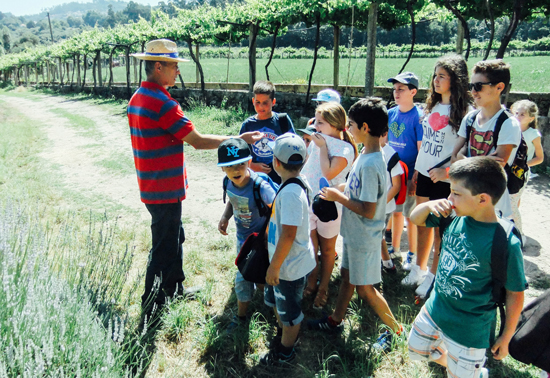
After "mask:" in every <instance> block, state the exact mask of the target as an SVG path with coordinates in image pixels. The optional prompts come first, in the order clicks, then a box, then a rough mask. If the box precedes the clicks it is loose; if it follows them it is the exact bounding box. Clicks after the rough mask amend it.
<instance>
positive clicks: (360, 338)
mask: <svg viewBox="0 0 550 378" xmlns="http://www.w3.org/2000/svg"><path fill="white" fill-rule="evenodd" d="M0 95H3V96H10V97H11V96H14V97H16V96H20V97H28V98H33V99H36V100H37V101H39V99H37V98H36V97H34V94H33V93H17V94H15V93H14V92H13V91H9V92H8V91H0ZM68 98H71V99H77V100H79V101H83V102H86V103H90V104H96V105H100V106H101V107H102V108H103V109H105V110H107V111H108V112H110V113H111V114H120V115H121V117H122V116H123V115H124V111H123V109H124V102H119V101H113V100H102V99H97V98H93V97H86V96H70V97H68ZM2 101H3V100H0V117H2V119H3V120H4V122H3V124H2V128H3V129H2V130H3V136H4V135H5V137H3V138H1V139H0V198H9V199H10V200H9V201H10V203H23V204H25V205H24V206H22V207H21V208H22V209H23V210H25V211H26V212H25V213H24V214H29V213H30V214H32V215H34V217H32V216H28V215H25V216H24V217H23V216H20V215H19V213H17V212H16V211H11V210H10V211H11V212H8V211H6V210H1V211H3V212H2V214H0V215H1V216H0V224H2V225H3V224H7V225H12V224H15V225H22V226H21V227H20V229H22V230H23V229H25V227H26V226H25V227H23V225H24V223H22V222H19V223H17V222H16V220H17V219H31V220H32V222H28V224H30V225H33V227H28V232H26V233H24V234H22V235H33V237H34V235H40V234H41V233H43V234H44V235H50V236H49V237H46V238H43V239H41V238H39V237H38V236H37V237H36V243H34V244H26V245H28V246H29V248H27V249H22V250H21V251H22V252H21V253H23V252H24V251H31V252H33V253H35V252H34V251H35V250H40V249H41V248H42V249H43V248H44V247H45V246H47V247H48V248H47V249H46V250H45V252H44V255H42V256H44V257H43V258H41V259H36V258H35V259H34V260H33V259H32V258H31V257H33V256H34V255H32V254H28V255H27V257H26V259H27V260H24V259H23V258H21V257H18V258H17V259H15V258H14V259H13V261H29V262H34V265H32V264H31V265H28V264H27V265H24V266H30V267H31V268H32V269H23V270H21V271H24V272H26V274H31V275H32V274H34V272H36V273H40V274H41V275H42V276H44V277H45V278H44V279H46V280H47V281H44V282H45V283H42V282H41V283H39V285H38V286H40V290H42V291H40V293H39V294H40V297H39V298H38V300H35V301H32V302H31V303H32V304H33V306H34V307H33V306H30V305H29V306H30V307H25V306H24V305H23V304H21V305H20V306H19V307H17V308H15V309H13V308H10V307H9V303H12V302H13V301H8V302H6V303H7V304H6V305H2V304H0V321H1V319H2V316H4V317H5V319H8V318H17V317H18V316H19V315H20V314H21V313H22V311H24V309H25V308H36V311H37V312H39V313H40V314H52V311H53V309H52V308H51V307H49V308H44V307H47V305H48V303H50V302H52V301H49V300H48V299H49V298H52V299H53V302H52V303H54V304H56V303H59V306H61V305H63V306H65V307H63V309H62V310H60V309H59V308H60V307H55V309H56V311H57V313H56V314H66V315H63V317H62V318H61V317H58V318H56V319H55V320H56V324H59V323H61V324H63V322H59V321H58V320H59V319H68V320H67V324H70V325H73V329H75V330H81V331H79V333H76V332H75V333H72V334H68V336H67V337H69V338H70V340H72V341H73V342H75V343H76V342H78V343H81V345H83V346H88V343H90V344H93V345H89V348H88V349H90V350H89V351H88V349H82V348H81V349H78V350H87V351H88V352H87V353H88V354H89V355H90V356H92V357H93V358H92V357H90V358H89V361H90V363H88V364H87V366H86V368H90V369H91V368H95V367H97V366H105V365H106V364H105V363H103V362H102V361H103V360H102V359H101V358H107V356H109V353H108V352H107V350H108V348H111V350H112V351H113V352H112V355H113V356H114V357H113V359H112V360H114V361H115V362H116V364H115V365H109V366H112V369H113V371H114V373H113V374H112V376H122V375H123V374H125V371H131V370H132V369H134V371H135V369H136V368H138V367H139V365H138V363H137V361H141V362H142V363H143V365H142V366H148V369H147V377H179V376H182V375H183V376H186V377H205V376H208V377H256V376H271V377H287V376H292V377H299V378H301V377H304V378H305V377H350V378H354V377H366V376H376V377H388V378H389V377H392V378H395V377H398V376H400V375H401V376H403V377H417V378H428V377H444V376H445V373H444V371H443V370H442V369H441V368H440V367H438V366H436V365H432V364H420V363H413V362H411V361H410V360H409V357H408V352H407V347H406V341H405V340H403V339H400V340H398V342H397V343H396V345H395V347H394V350H393V351H392V352H391V353H389V354H387V355H380V354H377V353H375V352H374V351H373V350H372V349H371V348H370V346H371V345H372V343H373V342H374V340H376V337H377V336H378V333H379V332H380V331H381V330H382V329H383V327H382V326H381V324H380V323H379V321H378V318H377V317H376V316H375V314H374V313H373V312H372V311H371V310H370V309H369V307H368V306H367V305H366V304H364V303H361V301H360V300H359V299H358V298H357V296H355V297H354V298H353V300H352V303H351V306H350V309H349V312H348V316H347V318H346V323H345V330H344V333H343V334H342V335H339V336H331V335H324V334H320V333H317V332H312V331H308V330H305V329H303V330H302V331H301V333H300V339H301V342H300V345H299V350H298V358H297V363H296V365H295V367H293V368H292V369H284V368H270V369H265V368H262V367H259V366H258V361H259V358H260V356H261V355H262V354H263V353H265V352H267V350H268V348H267V344H268V343H269V342H270V341H271V340H272V339H273V336H274V335H275V327H274V324H275V320H274V316H273V313H272V312H271V310H270V309H268V308H267V307H266V306H264V305H263V298H262V295H260V294H259V293H257V294H256V296H255V297H254V300H253V302H252V303H251V310H253V311H250V314H251V318H250V320H249V322H248V323H247V325H246V326H245V327H242V328H240V329H237V331H236V332H234V333H233V334H227V333H226V332H225V328H226V327H227V325H228V324H229V322H230V321H231V318H232V317H233V315H234V314H235V313H236V307H237V302H236V297H235V294H234V291H233V280H234V275H235V266H234V258H235V251H234V248H235V247H234V240H233V239H232V238H228V237H224V236H222V235H220V234H219V233H218V232H217V230H216V229H215V228H214V227H212V226H211V225H210V224H208V223H207V222H204V221H199V222H196V221H194V220H196V219H197V218H195V217H194V215H193V214H185V212H184V217H185V218H184V223H185V224H189V227H190V229H192V228H193V227H194V228H195V229H194V231H193V233H192V234H191V235H192V237H189V238H188V240H187V241H186V243H185V256H184V266H185V272H186V273H187V275H188V280H187V281H186V284H187V285H196V284H201V285H203V286H204V290H203V291H202V292H201V293H200V294H199V296H198V299H197V300H195V301H186V300H179V301H176V302H173V303H172V304H171V305H170V306H169V307H168V309H167V311H166V313H165V315H164V318H163V326H162V328H161V329H160V331H159V332H158V334H157V335H156V339H155V343H154V345H153V344H151V343H150V341H147V340H144V339H143V338H140V336H139V334H137V335H136V323H137V319H138V314H139V300H140V299H139V295H140V294H141V285H142V282H143V277H142V275H141V272H142V271H143V269H144V267H145V264H146V257H147V253H148V249H149V247H150V235H149V224H148V222H146V221H138V220H136V221H128V219H132V218H133V217H135V215H136V213H135V212H134V211H132V210H131V209H128V208H125V207H123V206H117V205H116V204H111V205H109V204H108V203H107V201H109V199H108V198H104V197H102V196H95V195H93V194H88V193H78V192H75V190H74V189H71V188H68V187H65V186H64V185H63V184H62V183H60V182H59V180H58V179H59V177H58V172H57V171H56V167H55V166H49V165H48V164H47V163H46V162H44V161H42V160H41V158H40V157H39V154H40V152H41V151H43V150H45V149H47V147H48V146H47V143H48V142H47V141H45V140H44V139H43V138H42V137H41V136H42V135H43V130H41V127H42V126H41V125H35V124H32V123H31V122H29V120H28V119H26V118H25V116H24V115H23V114H18V113H17V112H14V111H11V110H10V109H9V101H3V102H2ZM186 114H187V115H188V117H189V118H190V119H192V120H193V121H194V122H195V123H196V124H198V125H204V126H202V127H203V128H201V130H200V131H201V132H204V133H216V134H224V135H231V134H235V133H237V131H238V128H239V126H240V122H241V121H242V120H243V119H244V118H246V116H247V115H246V114H244V113H242V112H241V111H239V110H236V109H217V108H214V107H205V106H197V105H196V104H195V105H194V107H192V108H191V109H189V110H188V111H186ZM59 115H60V116H62V117H64V118H65V119H67V120H68V122H71V127H73V128H74V129H75V130H78V131H82V132H84V133H88V132H92V133H93V132H94V131H93V130H88V124H87V123H86V122H84V121H82V120H81V119H80V118H78V117H77V118H72V119H69V118H68V117H65V115H64V114H59ZM228 125H229V126H228ZM92 129H93V126H92ZM4 131H5V133H4ZM191 151H193V149H192V148H189V149H187V155H188V156H187V157H188V158H189V159H191V160H193V161H195V162H198V161H202V160H204V159H211V160H214V159H215V152H214V151H209V152H207V153H206V154H205V155H201V154H198V153H197V154H195V153H191ZM111 164H112V165H111ZM126 165H127V164H126V163H124V164H123V167H120V166H118V165H117V164H116V159H115V158H114V156H109V157H107V158H106V159H105V160H104V163H102V166H103V167H105V168H106V169H108V170H109V171H110V172H112V173H114V174H115V175H116V174H118V173H120V172H121V170H126V169H130V168H128V167H127V166H126ZM207 166H210V167H213V165H212V164H210V163H205V167H207ZM220 190H221V189H220ZM6 203H7V202H6V201H3V202H2V204H1V205H2V206H0V209H2V208H6V205H5V204H6ZM13 208H14V209H17V207H13ZM106 208H107V212H106V210H105V209H106ZM5 214H11V215H9V216H8V215H5ZM21 214H23V212H21ZM119 217H122V218H119ZM117 219H119V220H120V221H116V220H117ZM2 222H3V223H2ZM14 222H15V223H14ZM2 227H3V228H1V230H5V229H6V226H2ZM33 230H38V232H32V231H33ZM40 230H44V231H40ZM186 230H187V229H186ZM17 232H19V233H17V234H16V233H15V231H13V232H12V234H16V235H20V234H21V233H20V231H17ZM48 232H49V233H48ZM3 235H8V233H6V232H3V231H2V232H0V240H2V236H3ZM15 240H26V239H25V238H22V237H19V239H17V238H15ZM34 240H35V239H33V241H34ZM41 241H42V242H41ZM4 245H5V244H2V243H1V241H0V250H2V251H4V252H2V256H0V259H2V258H5V257H4V256H7V255H6V252H5V251H6V248H5V247H3V246H4ZM37 261H48V262H50V263H49V264H48V265H47V266H48V270H41V268H40V266H42V265H43V264H40V266H39V267H37V265H36V262H37ZM1 266H2V267H3V269H4V267H5V266H8V264H2V265H1ZM39 268H40V269H39ZM14 269H15V268H14ZM4 272H5V269H4V270H3V271H2V273H0V275H2V278H3V279H4V277H5V275H4ZM404 274H405V272H403V271H401V270H399V271H398V273H397V274H396V275H395V276H384V282H383V283H382V284H381V290H382V291H383V293H384V296H385V297H386V298H387V300H388V302H389V305H390V307H391V309H392V311H393V313H394V314H395V315H396V317H397V319H398V320H399V321H400V322H402V323H403V324H404V325H405V328H407V329H409V328H410V324H411V323H412V321H413V319H414V317H415V316H416V314H417V313H418V311H419V309H420V307H419V306H416V305H414V298H413V290H411V289H406V288H404V287H402V286H401V285H400V284H399V281H400V280H401V279H402V278H403V277H404ZM82 280H83V281H82ZM29 282H31V281H29ZM33 282H37V281H33ZM82 282H85V284H82ZM339 282H340V276H339V273H338V272H337V269H335V271H334V273H333V278H332V284H331V286H330V292H329V305H328V307H327V308H332V307H334V301H335V298H336V295H337V289H338V285H339ZM35 286H36V285H35ZM541 286H543V284H541ZM11 287H13V285H11V286H9V288H11ZM33 287H34V286H33ZM74 287H76V288H81V290H76V293H77V294H78V295H79V296H77V297H75V299H74V300H73V299H72V297H70V295H71V293H73V291H71V290H69V289H70V288H74ZM30 288H31V287H30V286H26V289H25V290H27V292H30V290H31V289H30ZM47 288H52V290H50V291H54V292H55V293H65V291H63V290H67V294H63V296H62V298H64V299H65V298H69V299H70V300H67V301H66V302H64V301H60V300H58V301H57V302H56V299H55V298H60V296H59V295H61V294H59V295H58V297H56V296H55V295H57V294H55V293H53V294H52V293H51V292H50V291H48V290H46V289H47ZM63 288H66V289H63ZM53 289H55V290H53ZM6 290H8V286H6V285H4V287H3V288H0V301H1V300H2V298H1V295H2V294H1V293H2V292H6ZM54 294H55V295H54ZM37 295H38V294H37ZM48 295H52V297H49V296H48ZM19 297H20V298H28V297H29V295H27V297H25V296H24V295H22V294H18V295H17V296H16V298H19ZM10 298H13V296H12V297H10ZM32 298H37V297H32ZM23 300H24V299H21V301H23ZM35 302H36V303H35ZM113 302H114V303H113ZM21 303H26V302H21ZM77 304H78V305H77ZM39 305H40V306H42V308H39ZM304 309H305V310H304V312H305V315H306V318H314V317H319V316H320V315H321V314H320V312H317V311H315V310H313V309H312V308H311V300H310V301H305V302H304ZM7 310H9V311H12V312H11V313H8V315H3V314H4V313H5V311H7ZM16 310H17V311H18V312H13V311H16ZM61 311H63V312H61ZM79 311H80V312H79ZM94 311H97V314H100V316H99V317H97V315H94ZM70 313H74V316H73V317H72V318H70V317H69V314H70ZM13 314H15V315H13ZM31 314H34V313H30V314H29V316H30V317H31V319H30V320H29V322H30V323H29V324H36V323H33V322H36V321H39V320H41V317H40V316H36V315H35V316H31ZM101 314H105V315H101ZM43 318H44V322H45V323H44V324H42V325H40V328H38V329H39V332H38V333H37V336H40V337H42V338H44V339H45V340H50V334H52V335H53V336H52V337H53V338H54V339H55V337H56V335H57V334H59V333H61V332H60V328H59V326H55V325H54V324H53V323H52V320H51V318H52V316H51V315H48V316H44V317H43ZM106 319H107V320H106ZM108 319H111V320H110V321H109V320H108ZM115 319H116V322H117V323H116V324H117V326H113V324H114V323H113V321H114V320H115ZM31 320H32V321H31ZM77 322H80V323H78V325H77ZM121 324H123V326H122V328H121ZM83 325H87V329H85V330H82V328H79V327H83ZM8 326H9V324H8V325H7V326H6V327H8ZM48 327H49V328H48ZM50 328H51V329H52V330H54V331H55V332H50V333H48V332H49V331H47V330H48V329H50ZM115 329H116V331H115ZM122 329H124V332H123V334H124V335H126V336H125V338H124V339H123V341H122V342H118V341H117V340H119V337H120V334H121V330H122ZM2 332H4V326H2V328H1V329H0V334H7V335H10V334H11V333H13V332H14V331H13V328H6V332H8V333H2ZM92 332H93V337H92V336H89V337H86V338H85V339H84V340H82V339H81V338H80V337H81V336H86V335H89V334H90V333H92ZM115 334H116V337H115V336H114V335H115ZM40 337H39V338H35V335H34V334H31V332H30V331H29V330H28V329H27V330H26V331H25V333H23V334H22V340H25V341H26V340H32V342H33V343H34V344H35V345H38V346H39V347H41V346H42V345H43V344H41V343H42V341H41V338H40ZM3 340H4V339H0V341H1V342H2V343H3V345H5V344H4V341H3ZM7 340H8V342H9V338H8V339H7ZM50 344H51V343H50ZM50 344H48V345H50ZM8 345H9V344H8ZM26 345H31V344H30V342H28V343H27V344H26ZM53 345H54V346H56V347H57V348H53V350H55V353H57V354H56V355H60V356H63V353H62V352H61V350H62V348H61V346H62V345H63V346H64V347H65V350H67V345H73V344H69V342H68V341H63V343H56V344H53ZM34 350H36V348H35V349H34ZM40 350H48V351H49V350H52V348H49V349H48V348H42V349H40ZM73 350H74V349H73ZM48 353H49V352H48ZM88 354H87V355H88ZM22 355H23V356H25V358H27V359H31V357H32V356H35V355H36V354H33V353H32V350H31V349H29V351H28V352H25V353H22ZM94 356H95V357H94ZM1 358H2V356H0V359H1ZM33 358H34V357H33ZM44 360H45V361H46V359H44ZM0 361H1V360H0ZM29 361H30V360H29ZM63 361H66V360H63ZM109 361H110V360H109ZM32 363H33V364H34V362H32ZM67 363H68V362H67ZM77 363H79V362H77ZM29 364H30V362H29ZM29 366H33V369H34V366H36V365H29ZM44 366H48V367H49V366H53V365H47V364H45V365H44ZM56 366H58V365H56ZM64 366H65V365H64ZM489 367H490V368H492V369H493V374H492V375H491V377H507V378H508V377H515V378H526V377H537V369H534V368H530V367H526V366H525V365H523V364H520V363H517V362H515V361H513V360H512V359H511V358H507V359H506V360H505V362H504V363H500V362H495V361H489ZM0 369H1V362H0ZM52 371H53V370H52ZM0 372H1V370H0ZM93 374H94V373H93V372H90V373H89V374H87V375H86V374H85V375H83V376H93ZM35 375H37V374H35ZM44 375H46V374H44ZM53 375H54V376H55V374H53ZM10 376H11V375H10ZM14 376H15V375H14ZM101 376H110V374H103V375H101Z"/></svg>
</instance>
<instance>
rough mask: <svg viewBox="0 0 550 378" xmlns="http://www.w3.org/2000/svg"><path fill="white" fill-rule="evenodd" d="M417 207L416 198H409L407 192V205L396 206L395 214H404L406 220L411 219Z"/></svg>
mask: <svg viewBox="0 0 550 378" xmlns="http://www.w3.org/2000/svg"><path fill="white" fill-rule="evenodd" d="M415 206H416V196H409V192H407V198H406V199H405V203H404V204H401V205H396V206H395V211H394V213H403V216H404V217H405V218H410V217H411V212H412V211H413V209H414V207H415Z"/></svg>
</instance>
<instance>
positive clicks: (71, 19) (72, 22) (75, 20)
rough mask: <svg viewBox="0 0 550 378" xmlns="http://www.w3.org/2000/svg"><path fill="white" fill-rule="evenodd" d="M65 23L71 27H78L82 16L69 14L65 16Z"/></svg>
mask: <svg viewBox="0 0 550 378" xmlns="http://www.w3.org/2000/svg"><path fill="white" fill-rule="evenodd" d="M67 23H68V24H69V26H70V27H71V28H79V27H80V26H82V18H80V17H73V16H69V17H67ZM40 28H42V25H40Z"/></svg>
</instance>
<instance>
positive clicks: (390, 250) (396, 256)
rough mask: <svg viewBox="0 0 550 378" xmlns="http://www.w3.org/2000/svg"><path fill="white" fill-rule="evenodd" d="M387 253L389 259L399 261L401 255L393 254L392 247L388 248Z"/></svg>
mask: <svg viewBox="0 0 550 378" xmlns="http://www.w3.org/2000/svg"><path fill="white" fill-rule="evenodd" d="M388 253H389V255H390V259H392V260H401V253H399V252H395V249H393V246H390V247H388Z"/></svg>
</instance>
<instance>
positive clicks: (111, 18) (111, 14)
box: [103, 4, 116, 28]
mask: <svg viewBox="0 0 550 378" xmlns="http://www.w3.org/2000/svg"><path fill="white" fill-rule="evenodd" d="M103 25H104V26H105V27H110V28H114V27H115V25H116V16H115V11H114V10H113V5H112V4H109V9H108V10H107V18H106V19H105V22H104V23H103Z"/></svg>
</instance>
